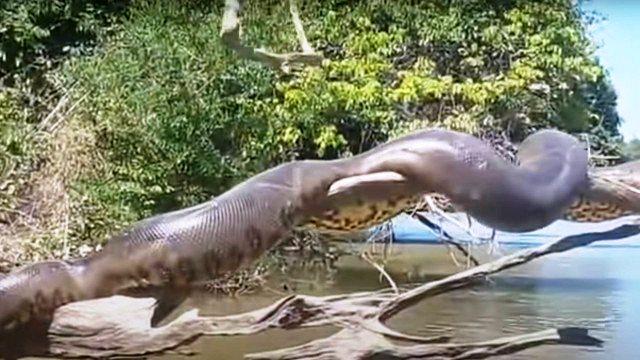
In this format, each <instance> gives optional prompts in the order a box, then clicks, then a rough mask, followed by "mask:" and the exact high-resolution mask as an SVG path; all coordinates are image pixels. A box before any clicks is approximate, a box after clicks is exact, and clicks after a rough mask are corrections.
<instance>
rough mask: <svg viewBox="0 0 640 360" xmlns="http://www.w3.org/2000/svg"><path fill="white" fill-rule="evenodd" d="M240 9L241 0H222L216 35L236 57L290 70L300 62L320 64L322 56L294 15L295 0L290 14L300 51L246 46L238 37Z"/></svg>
mask: <svg viewBox="0 0 640 360" xmlns="http://www.w3.org/2000/svg"><path fill="white" fill-rule="evenodd" d="M241 10H242V1H241V0H225V5H224V14H223V15H222V27H221V30H220V37H221V39H222V42H223V43H224V44H225V45H226V46H228V47H229V48H231V49H232V50H234V51H235V52H236V53H237V54H238V55H239V56H240V57H242V58H245V59H249V60H254V61H258V62H260V63H262V64H264V65H266V66H268V67H270V68H272V69H274V70H278V71H282V72H284V73H290V72H291V70H292V68H294V67H296V66H301V65H308V66H319V65H321V64H322V60H324V57H323V56H322V54H318V53H316V52H314V51H313V48H312V47H311V46H310V45H309V42H308V41H307V38H306V35H305V34H304V29H303V28H302V22H301V20H300V16H299V15H298V9H297V6H296V4H295V0H291V1H290V10H291V15H292V16H293V17H294V19H293V21H294V25H295V28H296V32H297V34H298V39H299V41H300V45H301V46H302V50H303V52H301V53H299V52H292V53H284V54H276V53H272V52H269V51H267V50H265V49H257V48H252V47H250V46H246V45H244V44H243V43H242V40H241V35H240V33H241V28H240V26H241V24H240V12H241Z"/></svg>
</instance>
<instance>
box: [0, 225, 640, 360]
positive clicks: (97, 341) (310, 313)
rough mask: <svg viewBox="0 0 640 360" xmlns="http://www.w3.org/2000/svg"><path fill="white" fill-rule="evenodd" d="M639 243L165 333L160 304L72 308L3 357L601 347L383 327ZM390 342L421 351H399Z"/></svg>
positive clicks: (115, 302)
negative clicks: (275, 337)
mask: <svg viewBox="0 0 640 360" xmlns="http://www.w3.org/2000/svg"><path fill="white" fill-rule="evenodd" d="M637 234H640V226H639V225H638V224H627V225H622V226H619V227H616V228H614V229H611V230H608V231H605V232H600V233H588V234H581V235H574V236H568V237H565V238H561V239H559V240H557V241H554V242H552V243H549V244H545V245H542V246H540V247H537V248H533V249H525V250H522V251H518V252H516V253H514V254H512V255H509V256H505V257H502V258H500V259H498V260H496V261H493V262H490V263H486V264H483V265H480V266H477V267H474V268H471V269H469V270H466V271H463V272H460V273H457V274H455V275H452V276H449V277H446V278H444V279H441V280H437V281H433V282H429V283H426V284H423V285H421V286H418V287H415V288H413V289H410V290H408V291H404V292H401V293H400V294H399V295H397V294H395V292H393V291H391V290H390V289H386V290H382V291H376V292H360V293H354V294H345V295H334V296H324V297H315V296H305V295H291V296H287V297H285V298H283V299H281V300H279V301H278V302H276V303H274V304H272V305H270V306H268V307H265V308H262V309H258V310H255V311H251V312H248V313H244V314H238V315H231V316H213V317H203V316H199V315H198V312H197V310H191V311H188V312H186V313H184V314H182V315H181V316H179V317H178V318H177V319H175V320H173V321H171V322H170V323H168V324H167V325H164V326H161V327H157V328H152V327H151V326H150V319H151V316H152V314H153V309H154V306H155V300H153V299H152V298H141V299H137V298H131V297H125V296H114V297H110V298H105V299H98V300H91V301H84V302H78V303H72V304H69V305H66V306H64V307H62V308H60V309H58V311H57V312H56V313H55V316H54V319H53V322H52V324H50V326H49V327H48V328H47V327H43V328H41V329H39V331H38V329H35V330H33V329H31V330H28V332H27V331H26V330H25V331H22V332H19V333H17V334H14V335H12V337H4V338H3V339H1V341H2V343H3V344H2V345H0V346H4V347H3V348H0V350H1V351H2V355H4V356H5V357H19V356H26V355H52V356H59V357H94V358H97V357H101V358H103V357H116V356H118V357H121V356H134V355H135V356H140V355H146V354H157V353H162V352H165V351H168V350H171V349H177V348H179V347H181V346H184V345H188V344H189V343H191V342H192V341H194V340H195V339H197V338H198V337H200V336H222V335H249V334H255V333H258V332H261V331H265V330H268V329H271V328H280V329H296V328H303V327H312V326H323V325H334V326H337V327H341V328H342V330H340V331H339V332H338V333H336V334H334V335H332V336H330V337H327V338H325V339H319V340H315V341H312V342H309V343H307V344H304V345H301V346H297V347H292V348H288V349H282V350H276V351H270V352H263V353H259V354H251V355H248V357H249V358H254V359H300V358H317V359H340V358H344V356H345V355H346V354H348V358H352V359H373V358H380V357H383V358H390V359H406V358H415V357H424V358H428V357H437V358H456V359H466V358H485V357H488V356H492V355H496V354H505V353H512V352H516V351H520V350H522V349H525V348H529V347H533V346H539V345H543V344H566V345H585V346H598V345H600V343H601V341H600V340H598V339H596V338H593V337H591V336H589V334H588V332H587V330H586V329H579V328H571V329H550V330H547V331H542V332H536V333H532V334H525V335H521V336H515V337H508V338H501V339H495V340H491V341H487V342H481V343H469V344H452V343H448V344H434V343H443V342H446V341H448V340H449V338H448V337H447V336H444V335H443V336H439V337H431V338H426V337H420V336H413V335H408V334H403V333H400V332H396V331H394V330H392V329H390V328H388V327H387V326H386V325H384V322H385V321H386V320H387V319H389V318H390V317H391V316H393V315H394V314H396V313H398V312H399V311H401V310H403V309H406V308H408V307H410V306H412V305H413V304H415V303H416V302H418V301H421V300H423V299H425V298H428V297H432V296H436V295H438V294H442V293H446V292H450V291H453V290H456V289H460V288H463V287H468V286H470V285H473V284H476V283H478V280H482V279H484V278H485V277H486V276H488V275H491V274H495V273H497V272H500V271H502V270H505V269H509V268H512V267H514V266H518V265H521V264H524V263H527V262H529V261H531V260H534V259H536V258H539V257H542V256H545V255H548V254H552V253H558V252H564V251H567V250H571V249H573V248H576V247H581V246H586V245H589V244H591V243H593V242H596V241H604V240H617V239H622V238H626V237H629V236H633V235H637ZM393 340H402V341H408V342H412V343H414V344H415V345H404V346H400V345H396V344H394V343H393V342H392V341H393Z"/></svg>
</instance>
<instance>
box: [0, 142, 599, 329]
mask: <svg viewBox="0 0 640 360" xmlns="http://www.w3.org/2000/svg"><path fill="white" fill-rule="evenodd" d="M519 155H520V165H519V166H516V165H513V164H510V163H508V162H506V161H504V160H503V159H501V158H500V157H499V156H497V155H496V154H495V153H494V152H493V151H492V150H491V148H489V147H488V146H487V145H485V144H484V143H483V142H482V141H480V140H478V139H476V138H475V137H473V136H470V135H466V134H462V133H458V132H453V131H444V130H426V131H420V132H417V133H414V134H410V135H407V136H405V137H402V138H399V139H397V140H394V141H391V142H388V143H386V144H383V145H380V146H378V147H376V148H374V149H372V150H370V151H368V152H365V153H363V154H360V155H357V156H354V157H351V158H347V159H339V160H327V161H322V160H303V161H292V162H289V163H285V164H282V165H280V166H277V167H275V168H272V169H269V170H267V171H265V172H263V173H260V174H258V175H256V176H254V177H252V178H250V179H248V180H246V181H244V182H243V183H240V184H238V185H236V186H234V187H233V188H231V189H230V190H229V191H227V192H225V193H223V194H222V195H220V196H218V197H217V198H215V199H213V200H211V201H208V202H206V203H203V204H200V205H197V206H194V207H191V208H187V209H184V210H179V211H174V212H170V213H167V214H162V215H158V216H154V217H151V218H149V219H146V220H142V221H140V222H138V223H136V224H134V225H133V226H132V227H131V228H130V229H128V230H126V231H124V232H122V233H120V234H118V235H116V236H115V237H114V238H112V239H111V240H110V241H109V242H108V244H107V245H106V246H105V248H104V249H103V250H102V251H101V252H100V253H98V254H96V255H93V256H91V257H89V258H85V259H79V260H76V261H69V262H64V261H50V262H42V263H36V264H32V265H28V266H26V267H24V268H22V269H18V270H16V271H14V272H12V273H9V274H8V275H6V276H4V277H1V278H0V327H1V328H12V327H14V326H16V325H19V324H21V323H23V322H26V321H28V320H30V319H34V318H36V319H47V317H48V316H50V315H51V314H52V313H53V310H54V309H55V308H57V307H59V306H61V305H62V304H65V303H68V302H71V301H77V300H83V299H92V298H96V297H103V296H109V295H112V294H115V293H117V292H119V291H121V290H123V289H126V288H131V287H140V286H148V285H157V286H162V287H168V288H179V287H183V286H188V285H189V284H193V283H195V282H198V281H200V280H208V279H212V278H215V277H218V276H221V275H222V274H225V273H229V272H233V271H236V270H238V269H239V268H241V267H243V266H245V265H247V264H250V263H252V262H253V261H255V260H256V259H258V258H259V257H260V256H261V255H262V254H264V253H265V252H266V251H267V250H268V249H270V248H272V247H273V246H274V245H275V244H276V243H277V242H278V241H280V240H281V239H283V238H285V237H286V236H287V235H289V234H290V233H291V232H292V231H293V230H294V229H296V228H300V227H312V228H317V229H325V230H331V229H333V230H345V231H352V230H357V229H364V228H367V227H369V226H371V225H374V224H378V223H380V222H382V221H385V220H387V219H389V218H391V217H393V216H395V215H396V214H397V213H399V212H401V211H403V210H405V209H406V208H407V207H408V206H411V205H412V204H413V203H414V202H415V201H416V199H418V198H419V197H420V196H422V195H424V194H427V193H432V192H436V193H441V194H444V195H446V196H447V197H448V198H450V199H451V201H452V202H453V203H454V204H455V205H456V206H457V207H459V208H461V209H463V210H464V211H467V212H468V213H470V215H471V216H473V217H475V218H476V219H478V220H479V221H480V222H483V223H485V224H486V225H488V226H491V227H494V228H496V229H499V230H507V231H528V230H532V229H537V228H540V227H542V226H545V225H547V224H549V223H551V222H552V221H554V220H555V219H557V218H560V217H562V214H563V213H564V212H565V211H566V210H567V209H568V208H569V207H570V206H571V204H572V203H573V202H574V201H575V200H576V199H577V198H579V196H580V195H581V194H583V193H584V192H585V191H587V190H588V189H589V182H588V179H587V153H586V151H585V149H584V148H583V146H582V145H581V144H579V143H578V142H577V141H576V140H575V139H574V138H573V137H571V136H569V135H567V134H564V133H561V132H559V131H552V130H544V131H540V132H538V133H536V134H533V135H531V136H530V137H529V138H527V139H526V140H525V142H524V143H523V144H522V145H521V147H520V153H519Z"/></svg>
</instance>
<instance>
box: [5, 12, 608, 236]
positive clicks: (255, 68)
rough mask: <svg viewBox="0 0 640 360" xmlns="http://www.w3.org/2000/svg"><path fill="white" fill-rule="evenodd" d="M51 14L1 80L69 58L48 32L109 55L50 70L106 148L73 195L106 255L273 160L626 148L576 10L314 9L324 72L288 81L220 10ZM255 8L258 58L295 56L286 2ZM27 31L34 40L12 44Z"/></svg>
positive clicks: (308, 23)
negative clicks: (250, 52)
mask: <svg viewBox="0 0 640 360" xmlns="http://www.w3.org/2000/svg"><path fill="white" fill-rule="evenodd" d="M10 3H14V5H13V6H17V5H15V4H17V3H18V2H17V1H12V2H10ZM52 4H56V5H55V6H57V7H55V6H54V5H51V7H43V8H42V9H49V10H48V11H49V12H48V14H49V16H50V17H51V18H56V17H57V19H58V20H55V19H54V20H50V21H49V22H47V23H45V25H41V22H36V21H33V20H32V18H31V17H30V16H27V18H29V20H24V21H23V22H20V21H18V20H17V19H14V18H7V17H5V18H3V19H2V21H1V22H0V23H2V24H7V23H8V22H11V23H12V24H14V25H11V27H10V28H7V27H6V25H3V26H5V27H4V28H2V29H5V30H4V33H5V34H8V33H9V32H8V31H11V36H10V37H9V38H7V39H6V40H2V42H0V44H2V49H3V51H4V53H5V54H9V53H10V52H9V51H7V50H6V49H7V48H11V49H18V50H17V52H16V51H13V52H12V53H11V54H14V55H11V56H8V55H5V63H3V64H4V65H3V66H4V67H5V69H7V66H8V65H7V64H8V62H11V63H15V64H16V65H19V64H24V63H26V62H28V60H25V59H27V58H32V57H33V56H36V55H37V54H40V53H42V50H41V49H47V50H46V51H47V52H48V53H51V52H55V51H57V50H56V49H63V48H64V47H62V48H59V46H58V47H53V48H52V47H49V46H48V45H47V44H49V43H51V42H52V41H53V42H55V43H56V44H63V43H68V42H65V41H61V40H59V39H58V38H57V37H56V35H55V34H57V33H56V31H57V30H55V29H58V27H56V25H52V24H58V23H61V24H67V25H65V26H72V27H74V26H75V28H74V29H76V32H72V33H71V38H73V39H75V40H79V39H83V38H85V37H86V36H88V37H90V38H91V39H92V40H91V41H92V42H93V43H96V44H101V45H100V46H99V47H98V49H99V51H94V52H90V53H89V52H85V53H84V54H85V55H83V56H80V55H78V56H74V57H71V58H70V59H69V60H68V61H67V62H66V63H65V65H64V66H62V67H61V68H60V69H58V70H56V71H55V75H56V76H57V78H58V79H60V81H61V83H62V84H65V87H66V88H68V89H71V90H70V92H69V93H70V94H71V96H72V97H73V99H74V100H75V101H77V100H79V99H84V100H83V102H82V105H81V106H79V107H78V109H79V111H76V112H75V113H74V115H73V116H72V117H70V118H69V119H67V120H66V121H67V122H68V123H72V124H74V128H77V129H82V130H81V131H84V132H87V133H91V134H92V135H93V136H94V138H95V142H94V143H93V144H92V148H91V150H90V151H91V158H92V161H91V162H90V164H87V166H86V167H85V168H82V169H78V176H77V179H74V181H73V182H72V183H71V184H70V185H69V189H70V192H71V194H72V196H73V199H74V204H75V205H74V207H73V208H74V209H75V210H74V211H75V213H74V216H75V217H77V218H80V219H83V221H82V222H78V224H81V225H78V226H73V227H72V229H71V232H70V234H71V235H70V236H71V237H72V238H73V239H75V240H83V241H86V240H90V241H94V242H95V241H100V240H102V239H104V238H105V237H106V236H107V234H109V233H112V232H113V230H114V228H115V227H117V226H121V225H122V224H126V223H128V222H130V221H132V220H135V219H138V218H141V217H144V216H148V215H150V214H152V213H156V212H160V211H166V210H170V209H175V208H179V207H183V206H186V205H190V204H193V203H195V202H198V201H202V200H204V199H206V198H208V197H211V196H214V195H216V194H218V193H220V192H222V191H224V190H225V189H228V188H229V187H230V186H232V185H233V184H235V183H237V182H239V181H241V180H242V179H244V178H246V177H247V176H249V175H251V174H254V173H256V172H257V171H261V170H263V169H265V168H267V167H270V166H272V165H274V164H276V163H278V162H282V161H286V160H289V159H292V158H300V157H304V158H333V157H337V156H345V155H348V154H350V153H357V152H361V151H363V150H365V149H367V148H370V147H372V146H374V145H375V144H377V143H379V142H381V141H385V140H386V139H388V138H389V137H393V136H397V135H399V134H401V133H405V132H407V131H410V130H412V129H415V128H419V127H427V126H440V127H446V128H451V129H456V130H462V131H466V132H470V133H475V134H478V133H480V132H482V131H486V130H487V129H489V130H495V131H504V132H506V133H507V134H508V135H509V136H511V137H512V138H513V139H515V140H516V141H517V140H520V139H522V138H524V137H525V136H526V135H527V134H529V133H530V132H532V131H534V130H536V129H539V128H544V127H550V126H551V127H558V128H561V129H564V130H567V131H571V132H573V133H575V134H579V133H585V134H587V135H588V136H589V138H590V139H591V141H590V142H591V143H592V144H595V145H594V146H596V147H594V148H597V146H600V148H597V149H598V150H601V151H603V152H606V154H607V155H617V154H618V153H619V142H615V141H614V142H611V141H610V139H614V140H615V139H616V137H617V136H618V135H619V134H618V130H617V129H618V125H619V118H618V116H617V113H616V111H615V93H614V92H613V90H612V88H611V86H610V84H609V82H608V77H607V74H606V73H605V72H604V71H603V69H602V67H601V66H600V65H599V64H598V62H597V61H596V59H595V58H594V55H593V50H594V49H593V46H592V44H591V42H590V41H589V39H588V37H587V34H586V32H585V26H584V17H583V16H582V14H581V13H580V10H579V9H578V8H576V7H575V6H574V5H573V2H572V1H569V0H544V1H536V2H532V1H524V0H519V1H518V0H510V1H490V0H472V1H457V0H448V1H441V0H438V1H407V2H390V1H383V0H374V1H356V2H351V1H341V0H332V1H323V2H313V1H305V2H303V3H301V7H300V9H301V15H302V18H303V21H304V23H305V29H306V31H307V35H308V37H309V40H310V41H311V42H312V43H313V45H314V48H315V49H316V50H318V51H322V52H323V53H324V55H325V57H327V58H328V60H329V61H328V62H327V63H326V64H325V65H324V66H321V67H308V68H305V69H303V70H302V71H301V72H299V73H295V74H293V75H280V74H277V73H274V72H273V71H271V70H270V69H267V68H265V67H263V66H261V65H259V64H256V63H253V62H248V61H245V60H241V59H238V58H237V57H236V56H234V54H233V53H231V52H230V51H229V50H228V49H226V48H225V47H224V46H223V45H222V44H221V43H220V42H219V41H218V32H219V26H220V20H221V15H222V8H221V4H219V3H217V2H200V1H189V2H176V1H169V0H164V1H163V0H160V1H143V0H140V1H136V2H133V3H132V4H130V5H128V8H127V11H126V12H124V11H121V10H122V9H120V10H118V11H120V12H113V14H120V16H119V17H118V18H117V20H118V21H112V20H109V21H105V20H104V19H105V17H104V16H103V14H105V13H107V12H109V11H108V10H104V9H107V8H108V9H113V8H112V7H109V6H111V5H112V3H111V2H109V1H104V2H97V1H90V2H75V1H69V0H68V1H63V0H57V1H54V2H52ZM80 4H84V5H80ZM105 6H106V8H105ZM245 6H246V8H245V9H244V12H243V15H244V19H243V26H244V28H243V38H244V39H245V40H246V41H247V42H249V43H252V44H257V45H260V46H265V47H268V48H270V49H273V50H274V51H278V52H281V51H286V50H287V49H292V48H295V47H296V46H297V40H296V36H295V32H294V31H293V29H292V25H291V22H290V21H291V20H290V14H289V10H288V6H287V4H286V2H285V1H275V0H272V1H246V2H245ZM19 8H20V9H21V11H23V13H27V14H29V13H33V12H34V11H40V10H35V9H36V8H37V5H35V4H34V5H33V7H28V6H26V5H25V6H20V7H19ZM74 9H75V10H74ZM97 9H103V10H97ZM110 14H111V12H110ZM122 14H126V16H124V15H122ZM21 16H23V15H21ZM114 16H115V15H114ZM23 17H24V16H23ZM23 23H24V26H25V27H29V26H31V27H33V26H35V25H34V24H36V25H37V26H35V27H34V29H36V28H38V29H40V30H38V29H36V30H29V31H26V30H24V31H23V30H16V29H22V28H21V27H20V26H23V25H19V26H18V25H16V24H23ZM46 24H49V25H48V26H49V27H47V25H46ZM69 24H71V25H69ZM101 27H108V28H109V30H110V31H108V32H106V31H100V29H102V28H101ZM6 29H10V30H6ZM42 29H45V30H42ZM52 29H53V30H52ZM0 31H2V30H0ZM43 31H44V32H43ZM47 31H48V33H47V34H48V35H46V36H44V35H43V34H45V33H46V32H47ZM16 34H26V35H24V36H23V35H20V36H22V37H20V36H18V35H16ZM86 34H89V35H86ZM85 35H86V36H85ZM53 38H55V39H56V40H52V39H53ZM3 39H5V38H4V37H3ZM20 39H26V40H20ZM75 40H74V41H75ZM7 44H9V45H7ZM15 54H19V55H15ZM9 60H10V61H9ZM598 144H599V145H598Z"/></svg>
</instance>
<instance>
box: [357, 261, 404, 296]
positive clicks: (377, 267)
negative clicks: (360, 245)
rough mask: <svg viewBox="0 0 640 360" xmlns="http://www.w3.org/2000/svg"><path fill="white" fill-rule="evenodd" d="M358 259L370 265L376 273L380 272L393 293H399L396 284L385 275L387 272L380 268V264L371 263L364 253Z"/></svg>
mask: <svg viewBox="0 0 640 360" xmlns="http://www.w3.org/2000/svg"><path fill="white" fill-rule="evenodd" d="M360 258H361V259H362V260H364V261H366V262H367V263H369V265H371V266H373V267H374V268H376V270H378V272H380V275H382V276H384V278H385V279H387V282H388V283H389V285H390V286H391V288H392V289H393V292H395V293H396V294H399V293H400V290H398V285H396V282H395V281H393V278H392V277H391V276H390V275H389V274H388V273H387V271H386V270H385V269H384V268H383V267H382V266H380V264H378V263H376V262H375V261H373V260H372V259H371V258H370V257H369V255H368V254H367V253H366V252H363V253H362V254H361V255H360Z"/></svg>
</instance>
